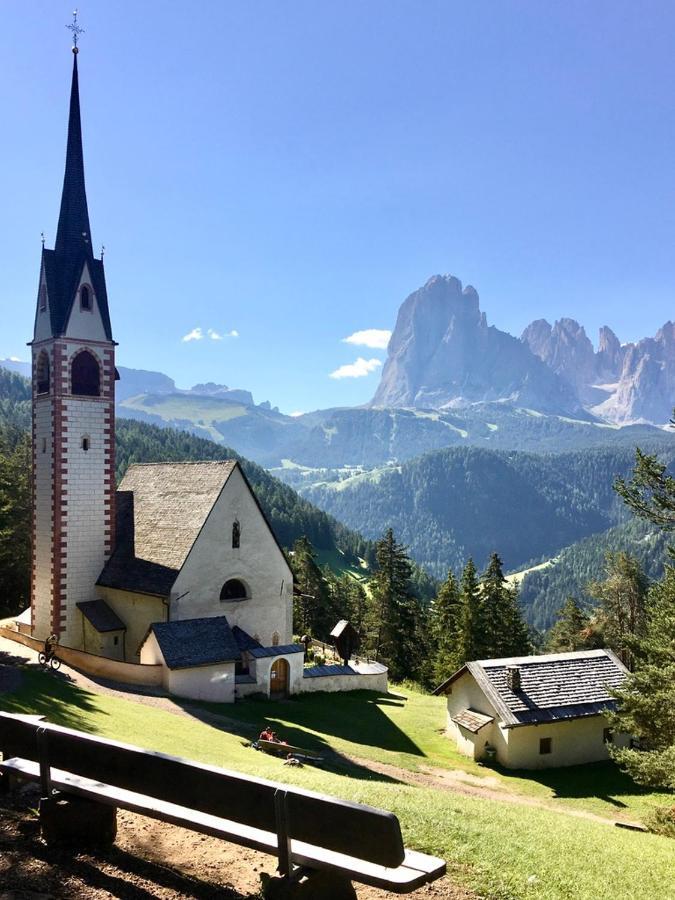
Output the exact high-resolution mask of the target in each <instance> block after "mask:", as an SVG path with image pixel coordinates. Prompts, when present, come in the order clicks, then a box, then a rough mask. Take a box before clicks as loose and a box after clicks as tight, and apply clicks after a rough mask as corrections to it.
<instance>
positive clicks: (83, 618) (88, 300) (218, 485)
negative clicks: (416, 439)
mask: <svg viewBox="0 0 675 900" xmlns="http://www.w3.org/2000/svg"><path fill="white" fill-rule="evenodd" d="M30 347H31V350H32V373H33V395H32V411H33V426H32V456H33V542H32V544H33V551H32V579H31V612H30V616H31V619H30V632H31V635H32V636H33V637H34V638H35V639H37V640H39V641H43V640H45V639H46V638H47V637H48V636H49V635H50V634H51V633H55V634H56V636H57V638H58V642H59V645H60V646H62V647H67V648H71V649H73V650H80V651H85V652H86V653H88V654H94V655H97V656H103V657H107V658H108V659H111V660H116V661H119V662H125V663H141V664H150V665H155V666H161V667H162V671H163V684H164V686H165V687H166V689H167V690H169V691H170V692H172V693H175V694H178V695H181V696H186V697H198V698H203V699H208V700H214V701H220V702H223V701H224V702H228V701H229V702H231V701H234V699H235V698H237V697H241V696H245V695H246V694H250V693H264V694H266V695H268V696H273V697H274V696H278V697H283V696H286V695H287V694H289V693H295V692H297V691H301V690H317V689H319V690H349V689H353V688H356V687H358V688H363V687H367V686H369V684H370V682H369V679H371V680H373V679H374V680H375V683H374V684H373V689H381V688H382V685H384V689H385V690H386V669H385V668H384V667H383V666H379V667H378V666H377V664H374V667H373V665H371V666H370V669H364V668H361V669H358V664H354V666H355V667H350V666H333V667H322V668H323V669H324V670H326V671H315V672H305V671H303V667H304V649H305V648H304V646H303V645H301V644H293V642H292V640H293V639H292V600H293V575H292V572H291V570H290V568H289V565H288V562H287V560H286V557H285V555H284V553H283V551H282V549H281V547H280V546H279V544H278V543H277V541H276V538H275V536H274V534H273V532H272V529H271V528H270V526H269V523H268V522H267V520H266V518H265V515H264V513H263V511H262V509H261V508H260V506H259V504H258V502H257V499H256V497H255V494H254V493H253V491H252V490H251V487H250V485H249V483H248V481H247V479H246V476H245V474H244V472H243V470H242V468H241V467H240V465H239V463H238V462H236V461H233V460H230V461H225V462H196V463H160V464H148V465H132V466H130V467H129V469H128V471H127V473H126V474H125V476H124V478H123V480H122V482H121V484H120V486H119V489H118V490H116V488H115V381H116V379H117V378H118V375H117V371H116V369H115V348H116V343H115V341H114V340H113V336H112V327H111V321H110V313H109V308H108V297H107V291H106V280H105V270H104V266H103V258H102V256H101V257H100V258H97V257H96V256H95V255H94V250H93V238H92V235H91V228H90V224H89V212H88V207H87V196H86V191H85V178H84V162H83V152H82V129H81V121H80V99H79V84H78V48H77V45H76V46H75V47H73V72H72V85H71V94H70V115H69V122H68V139H67V150H66V165H65V175H64V180H63V190H62V195H61V208H60V213H59V220H58V228H57V234H56V241H55V243H54V249H47V248H46V247H44V245H43V248H42V257H41V265H40V279H39V288H38V297H37V308H36V311H35V327H34V333H33V340H32V342H31V344H30ZM330 669H333V670H336V671H328V670H330ZM337 670H340V671H337ZM353 676H358V677H356V678H354V677H353ZM303 679H304V681H303ZM364 679H365V680H364Z"/></svg>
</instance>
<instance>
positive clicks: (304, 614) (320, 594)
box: [291, 535, 334, 641]
mask: <svg viewBox="0 0 675 900" xmlns="http://www.w3.org/2000/svg"><path fill="white" fill-rule="evenodd" d="M291 561H292V566H293V575H294V578H295V586H296V589H297V591H298V593H296V594H295V596H294V597H293V631H294V633H295V634H299V635H304V634H309V635H311V636H312V637H315V638H319V639H320V640H323V641H325V640H326V639H327V637H328V634H327V633H326V611H327V610H330V609H331V607H332V601H331V597H330V592H329V588H328V584H327V582H326V577H325V574H324V573H323V572H322V571H321V569H320V568H319V565H318V563H317V561H316V552H315V550H314V547H313V546H312V544H311V542H310V541H309V540H308V538H306V537H305V536H304V535H303V536H302V537H300V538H298V540H297V541H296V542H295V544H294V545H293V553H292V556H291ZM333 624H334V623H333ZM328 630H329V631H330V628H329V629H328Z"/></svg>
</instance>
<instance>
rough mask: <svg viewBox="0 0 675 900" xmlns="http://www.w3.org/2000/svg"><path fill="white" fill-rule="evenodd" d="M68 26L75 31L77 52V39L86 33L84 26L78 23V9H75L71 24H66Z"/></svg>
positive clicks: (74, 49)
mask: <svg viewBox="0 0 675 900" xmlns="http://www.w3.org/2000/svg"><path fill="white" fill-rule="evenodd" d="M66 28H67V29H68V30H69V31H72V33H73V53H77V39H78V38H79V36H80V35H81V34H84V28H80V26H79V25H78V24H77V10H76V9H74V10H73V21H72V22H71V23H70V25H66Z"/></svg>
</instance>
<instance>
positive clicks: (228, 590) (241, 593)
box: [220, 578, 248, 603]
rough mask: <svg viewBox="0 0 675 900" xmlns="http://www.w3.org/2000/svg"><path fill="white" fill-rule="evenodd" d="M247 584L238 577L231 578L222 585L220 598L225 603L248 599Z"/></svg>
mask: <svg viewBox="0 0 675 900" xmlns="http://www.w3.org/2000/svg"><path fill="white" fill-rule="evenodd" d="M247 596H248V595H247V593H246V586H245V585H244V584H243V582H241V581H239V579H238V578H230V579H229V580H228V581H226V582H225V584H224V585H223V587H222V590H221V592H220V599H221V600H222V601H223V602H224V603H238V602H240V601H241V600H246V599H247Z"/></svg>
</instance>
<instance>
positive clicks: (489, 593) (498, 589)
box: [478, 553, 508, 659]
mask: <svg viewBox="0 0 675 900" xmlns="http://www.w3.org/2000/svg"><path fill="white" fill-rule="evenodd" d="M505 585H506V579H505V578H504V573H503V571H502V561H501V559H500V558H499V555H498V554H497V553H493V554H492V556H491V557H490V562H489V563H488V567H487V569H486V570H485V572H484V573H483V575H482V576H481V579H480V611H479V620H480V638H479V648H478V655H479V656H480V657H481V658H482V659H489V658H495V657H500V656H506V655H507V653H506V652H505V648H506V644H507V643H508V641H507V633H506V632H507V623H506V622H505V615H506V594H505Z"/></svg>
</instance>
